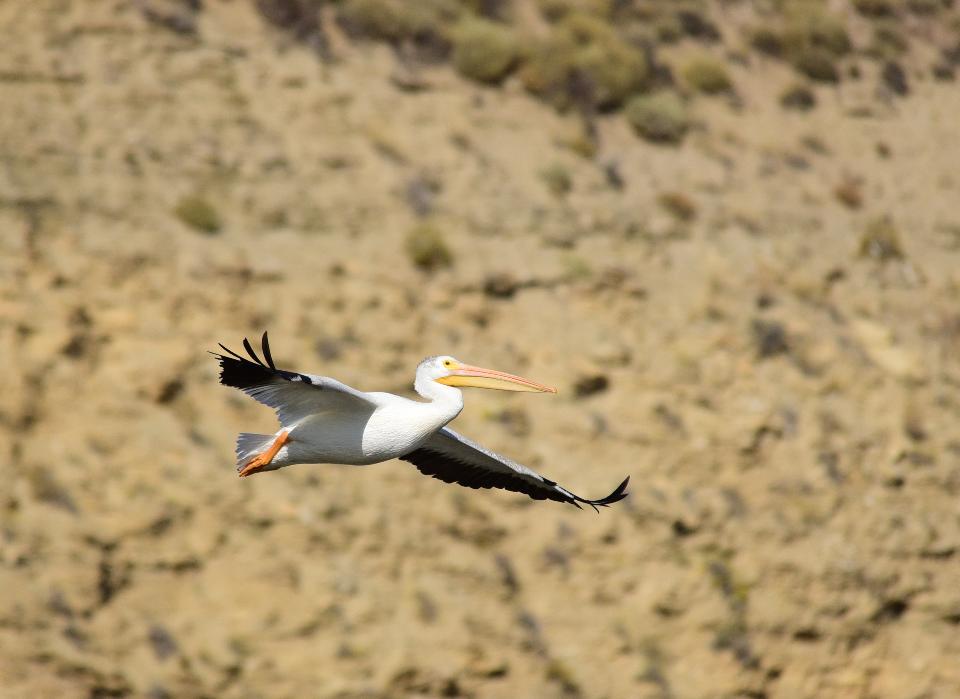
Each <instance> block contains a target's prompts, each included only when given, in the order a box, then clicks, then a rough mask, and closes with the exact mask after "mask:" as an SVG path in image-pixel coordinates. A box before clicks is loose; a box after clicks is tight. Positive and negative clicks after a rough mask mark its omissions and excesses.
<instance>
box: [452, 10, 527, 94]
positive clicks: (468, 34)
mask: <svg viewBox="0 0 960 699" xmlns="http://www.w3.org/2000/svg"><path fill="white" fill-rule="evenodd" d="M518 58H519V47H518V44H517V40H516V38H515V37H514V35H513V32H511V31H510V30H509V29H507V28H506V27H504V26H503V25H501V24H497V23H496V22H490V21H488V20H485V19H469V20H466V21H464V22H462V23H461V24H460V25H459V26H458V27H457V28H456V29H455V30H454V32H453V64H454V66H456V68H457V70H458V71H459V72H460V73H461V74H462V75H465V76H466V77H468V78H471V79H472V80H476V81H478V82H482V83H490V84H496V83H498V82H500V81H501V80H503V78H505V77H506V76H507V75H508V74H509V73H510V71H511V70H513V68H514V67H515V66H516V64H517V59H518Z"/></svg>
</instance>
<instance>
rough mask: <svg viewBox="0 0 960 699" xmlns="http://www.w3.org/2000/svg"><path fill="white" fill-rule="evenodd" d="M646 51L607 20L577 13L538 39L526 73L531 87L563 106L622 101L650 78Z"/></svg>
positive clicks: (523, 76)
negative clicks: (631, 43) (643, 51)
mask: <svg viewBox="0 0 960 699" xmlns="http://www.w3.org/2000/svg"><path fill="white" fill-rule="evenodd" d="M648 73H649V67H648V66H647V62H646V59H645V58H644V56H643V54H642V53H641V52H640V51H639V50H638V49H636V48H634V47H633V46H631V45H629V44H628V43H626V42H625V41H624V40H623V39H622V38H621V37H620V36H619V34H617V32H616V31H615V30H614V29H613V28H612V27H611V26H610V25H609V24H607V23H606V22H604V21H602V20H599V19H597V18H596V17H592V16H590V15H586V14H583V13H571V14H569V15H568V16H566V17H565V18H564V19H563V21H561V22H560V23H559V24H557V25H556V26H555V27H554V29H553V31H552V33H551V34H550V36H548V37H547V38H546V39H544V40H543V41H540V42H539V43H537V44H536V45H535V46H534V47H533V49H532V50H531V52H530V55H529V57H528V60H527V62H526V64H525V65H524V67H523V69H522V70H521V72H520V78H521V80H523V83H524V85H525V86H526V88H527V89H528V90H529V91H530V92H532V93H534V94H536V95H538V96H540V97H543V98H545V99H548V100H550V101H551V102H553V103H554V104H555V105H556V106H558V107H560V108H566V107H569V106H572V105H579V106H584V107H586V106H596V107H599V108H601V109H607V108H613V107H616V106H618V105H619V104H621V103H622V102H623V101H624V100H625V99H626V98H627V97H628V96H629V95H630V94H631V93H632V92H635V91H636V90H637V89H638V88H639V87H640V86H641V85H643V83H644V82H645V81H646V80H647V77H648Z"/></svg>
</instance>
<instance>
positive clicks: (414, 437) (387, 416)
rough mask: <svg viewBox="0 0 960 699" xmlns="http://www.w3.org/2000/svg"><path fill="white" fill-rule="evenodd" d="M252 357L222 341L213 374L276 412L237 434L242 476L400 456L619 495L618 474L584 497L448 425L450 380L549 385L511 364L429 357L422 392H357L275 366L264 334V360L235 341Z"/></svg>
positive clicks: (437, 467)
mask: <svg viewBox="0 0 960 699" xmlns="http://www.w3.org/2000/svg"><path fill="white" fill-rule="evenodd" d="M243 345H244V348H245V349H246V350H247V353H248V354H249V355H250V358H249V359H248V358H246V357H242V356H240V355H239V354H237V353H235V352H233V351H231V350H229V349H227V348H226V347H224V346H223V345H220V347H221V348H223V350H224V351H225V352H226V353H227V354H216V355H215V356H216V357H217V358H218V359H219V360H220V382H221V383H223V384H224V385H227V386H233V387H236V388H239V389H241V390H242V391H244V392H245V393H247V394H248V395H250V396H252V397H253V398H255V399H256V400H258V401H260V402H261V403H263V404H265V405H268V406H270V407H271V408H273V409H274V410H275V411H276V413H277V419H278V420H279V421H280V429H279V430H278V431H277V433H276V434H273V435H258V434H250V433H243V434H241V435H240V436H239V437H238V439H237V468H238V470H239V471H240V475H241V476H247V475H251V474H253V473H259V472H261V471H272V470H276V469H279V468H283V467H285V466H290V465H292V464H300V463H337V464H354V465H367V464H374V463H379V462H381V461H388V460H390V459H395V458H399V459H402V460H404V461H408V462H410V463H412V464H414V465H415V466H416V467H417V468H418V469H419V470H420V471H421V472H423V473H425V474H428V475H431V476H433V477H435V478H439V479H440V480H443V481H446V482H448V483H458V484H460V485H464V486H467V487H471V488H504V489H507V490H513V491H517V492H521V493H525V494H527V495H529V496H530V497H532V498H534V499H537V500H543V499H550V500H557V501H560V502H567V503H571V504H573V505H577V506H578V507H579V505H578V503H586V504H588V505H591V506H593V507H594V508H596V507H597V506H605V505H610V504H612V503H614V502H617V501H619V500H622V499H623V498H624V497H626V486H627V482H628V481H629V480H630V479H629V478H626V479H625V480H624V481H623V482H622V483H621V484H620V485H619V486H618V487H617V489H616V490H614V491H613V492H612V493H611V494H610V495H608V496H607V497H605V498H601V499H599V500H586V499H584V498H581V497H579V496H577V495H574V494H573V493H571V492H570V491H568V490H566V489H565V488H562V487H560V486H559V485H557V484H556V483H554V482H553V481H551V480H548V479H546V478H544V477H543V476H541V475H540V474H538V473H536V472H535V471H532V470H531V469H529V468H527V467H525V466H523V465H521V464H518V463H516V462H515V461H512V460H510V459H508V458H506V457H505V456H501V455H500V454H496V453H495V452H492V451H489V450H487V449H485V448H484V447H482V446H480V445H479V444H476V443H475V442H472V441H471V440H469V439H467V438H466V437H463V436H462V435H459V434H457V433H456V432H454V431H453V430H451V429H450V428H448V427H446V425H447V423H448V422H450V421H451V420H453V419H454V418H455V417H456V416H457V415H459V414H460V411H461V410H463V393H462V392H461V391H460V389H459V388H457V387H458V386H475V387H479V388H496V389H501V390H512V391H535V392H556V391H555V389H552V388H550V387H548V386H544V385H542V384H538V383H536V382H533V381H530V380H528V379H523V378H521V377H519V376H514V375H512V374H505V373H503V372H499V371H494V370H492V369H483V368H481V367H474V366H470V365H466V364H463V363H462V362H459V361H458V360H456V359H454V358H453V357H450V356H445V355H444V356H438V357H430V358H428V359H425V360H423V361H422V362H421V363H420V365H419V366H418V367H417V373H416V381H415V383H414V389H415V390H416V392H417V393H418V394H419V395H420V396H421V397H423V398H424V399H425V400H424V401H416V400H410V399H408V398H403V397H401V396H397V395H394V394H392V393H365V392H362V391H358V390H356V389H354V388H351V387H350V386H347V385H346V384H343V383H341V382H339V381H337V380H336V379H331V378H329V377H326V376H316V375H313V374H302V373H299V372H294V371H286V370H283V369H277V367H276V365H275V364H274V362H273V357H272V356H271V353H270V345H269V342H268V339H267V334H266V333H264V334H263V339H262V342H261V347H262V352H263V356H264V359H265V360H266V361H264V360H261V359H260V357H259V356H258V355H257V354H256V352H255V351H254V349H253V347H252V346H251V345H250V342H249V341H248V340H246V339H244V341H243Z"/></svg>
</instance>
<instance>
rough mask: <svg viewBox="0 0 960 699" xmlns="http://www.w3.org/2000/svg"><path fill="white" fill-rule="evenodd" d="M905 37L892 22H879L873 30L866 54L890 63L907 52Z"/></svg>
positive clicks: (907, 46) (907, 45)
mask: <svg viewBox="0 0 960 699" xmlns="http://www.w3.org/2000/svg"><path fill="white" fill-rule="evenodd" d="M908 48H909V44H908V42H907V37H906V36H905V35H904V34H903V32H901V31H900V29H899V28H898V27H897V26H896V24H894V23H892V22H881V23H879V24H877V26H876V27H874V29H873V40H872V41H871V42H870V46H869V47H868V48H867V53H868V54H869V55H871V56H873V57H874V58H879V59H882V60H887V61H892V60H894V59H896V58H899V57H901V56H902V55H903V54H904V53H906V52H907V49H908Z"/></svg>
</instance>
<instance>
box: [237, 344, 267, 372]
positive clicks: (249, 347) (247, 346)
mask: <svg viewBox="0 0 960 699" xmlns="http://www.w3.org/2000/svg"><path fill="white" fill-rule="evenodd" d="M243 348H244V349H245V350H247V354H249V355H250V356H251V357H253V361H255V362H256V363H257V364H259V365H260V366H262V367H266V366H267V365H266V364H264V363H263V360H262V359H260V357H258V356H257V353H256V352H254V351H253V345H251V344H250V340H248V339H247V338H243Z"/></svg>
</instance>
